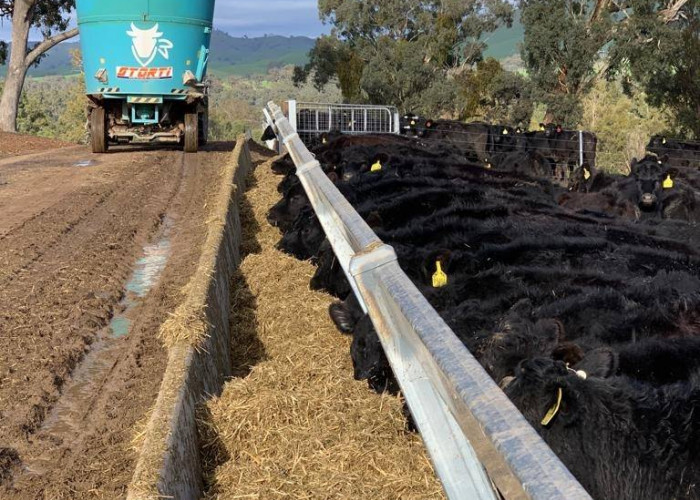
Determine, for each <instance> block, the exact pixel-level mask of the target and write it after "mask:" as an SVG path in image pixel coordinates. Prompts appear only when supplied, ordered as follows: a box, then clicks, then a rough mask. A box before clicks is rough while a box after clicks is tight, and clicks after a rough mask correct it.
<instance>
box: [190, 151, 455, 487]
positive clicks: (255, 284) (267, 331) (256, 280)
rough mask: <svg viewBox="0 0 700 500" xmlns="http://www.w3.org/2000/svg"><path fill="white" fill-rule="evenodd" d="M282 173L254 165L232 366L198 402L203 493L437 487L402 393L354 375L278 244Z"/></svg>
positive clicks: (315, 297) (295, 265)
mask: <svg viewBox="0 0 700 500" xmlns="http://www.w3.org/2000/svg"><path fill="white" fill-rule="evenodd" d="M279 181H280V177H278V176H274V175H273V174H272V173H271V171H270V165H269V163H266V164H264V165H261V166H259V167H258V168H257V170H256V172H255V175H254V179H252V181H251V186H252V188H251V189H250V190H249V191H248V193H247V195H246V197H245V199H246V203H245V204H244V207H243V210H242V214H241V216H242V222H243V231H244V241H243V251H244V253H247V254H248V255H247V256H246V257H245V259H244V261H243V263H242V265H241V267H240V270H239V272H238V273H237V276H236V277H235V281H234V286H233V289H234V293H233V296H232V311H233V317H232V318H231V329H232V332H233V339H232V344H233V346H234V352H233V353H232V356H233V363H234V374H235V376H236V378H235V379H234V380H232V381H231V382H229V383H228V384H227V385H226V387H225V390H224V392H223V394H222V396H221V397H220V398H218V399H216V400H213V401H211V402H210V403H209V404H208V406H207V408H206V409H205V410H204V411H203V412H202V425H201V431H202V435H203V439H204V440H205V447H204V450H203V451H204V457H205V460H207V461H208V464H209V475H208V477H207V481H208V485H209V494H208V497H209V498H212V499H214V498H216V499H221V500H224V499H233V498H251V499H253V498H259V499H274V498H308V499H311V498H362V499H373V498H374V499H391V498H406V499H409V498H410V499H420V498H425V499H428V498H429V499H435V498H442V490H441V487H440V484H439V483H438V481H437V479H436V478H435V476H434V473H433V470H432V468H431V465H430V463H429V461H428V458H427V454H426V451H425V449H424V447H423V444H422V442H421V439H420V437H419V435H417V434H414V433H411V432H407V431H406V421H405V418H404V415H403V412H402V402H401V400H400V399H399V398H396V397H391V396H386V395H385V396H378V395H376V394H374V393H372V392H370V391H369V389H368V388H367V385H366V383H365V382H357V381H355V380H353V369H352V364H351V360H350V356H349V348H350V338H348V337H343V336H342V335H341V334H339V333H338V332H337V331H336V330H335V328H334V326H333V323H332V322H331V320H330V318H329V317H328V313H327V310H328V306H329V305H330V304H331V302H332V298H331V297H330V296H328V295H326V294H323V293H317V292H312V291H310V290H309V279H310V278H311V276H312V274H313V272H314V268H313V266H312V265H311V264H310V263H308V262H299V261H297V260H295V259H294V258H292V257H289V256H287V255H285V254H283V253H281V252H279V251H278V250H276V249H275V244H276V243H277V241H278V240H279V238H280V233H279V231H278V230H277V229H276V228H273V227H271V226H270V225H269V224H268V223H267V221H266V219H265V215H266V213H267V210H268V209H269V208H270V207H271V206H272V205H273V203H275V202H276V201H277V200H278V199H279V195H278V193H277V191H276V185H277V183H278V182H279Z"/></svg>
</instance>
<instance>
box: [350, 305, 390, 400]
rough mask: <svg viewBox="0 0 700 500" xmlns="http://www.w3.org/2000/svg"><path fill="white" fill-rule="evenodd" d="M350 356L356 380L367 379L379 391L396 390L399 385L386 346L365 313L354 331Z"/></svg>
mask: <svg viewBox="0 0 700 500" xmlns="http://www.w3.org/2000/svg"><path fill="white" fill-rule="evenodd" d="M350 357H351V358H352V365H353V368H354V371H355V380H367V382H368V383H369V386H370V387H371V388H372V389H374V390H375V391H377V392H392V393H393V392H396V391H397V390H398V386H397V384H396V379H395V378H394V374H393V372H392V371H391V366H390V365H389V361H388V360H387V358H386V355H385V354H384V348H383V347H382V344H381V342H380V341H379V336H378V335H377V332H376V330H375V329H374V326H372V321H371V320H370V318H369V316H368V315H365V316H364V317H363V318H362V319H360V320H359V321H358V322H357V324H356V325H355V329H354V330H353V332H352V345H351V346H350Z"/></svg>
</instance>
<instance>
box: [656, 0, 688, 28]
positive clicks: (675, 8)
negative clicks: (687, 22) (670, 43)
mask: <svg viewBox="0 0 700 500" xmlns="http://www.w3.org/2000/svg"><path fill="white" fill-rule="evenodd" d="M687 3H688V0H676V1H675V2H670V3H669V6H668V8H666V9H663V10H660V11H659V17H660V18H661V19H662V20H663V22H665V23H666V24H668V23H670V22H673V21H675V20H676V19H678V13H679V12H680V10H681V9H682V8H683V6H684V5H685V4H687Z"/></svg>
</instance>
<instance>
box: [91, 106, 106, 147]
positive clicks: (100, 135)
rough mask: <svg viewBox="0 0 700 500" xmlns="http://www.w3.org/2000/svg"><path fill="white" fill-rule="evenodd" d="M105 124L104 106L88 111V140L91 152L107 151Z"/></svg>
mask: <svg viewBox="0 0 700 500" xmlns="http://www.w3.org/2000/svg"><path fill="white" fill-rule="evenodd" d="M106 124H107V120H106V117H105V108H103V107H102V106H100V107H97V108H93V109H92V111H91V112H90V142H91V144H92V152H93V153H106V152H107V148H108V145H107V130H106V128H107V127H106Z"/></svg>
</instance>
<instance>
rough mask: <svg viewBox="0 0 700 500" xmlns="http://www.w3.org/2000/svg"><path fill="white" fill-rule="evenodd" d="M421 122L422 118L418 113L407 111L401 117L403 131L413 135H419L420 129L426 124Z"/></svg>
mask: <svg viewBox="0 0 700 500" xmlns="http://www.w3.org/2000/svg"><path fill="white" fill-rule="evenodd" d="M421 122H422V120H421V118H420V116H418V115H417V114H415V113H406V114H405V115H403V116H402V117H401V133H402V134H405V135H408V136H412V137H418V135H419V129H420V128H422V126H423V125H424V123H421Z"/></svg>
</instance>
